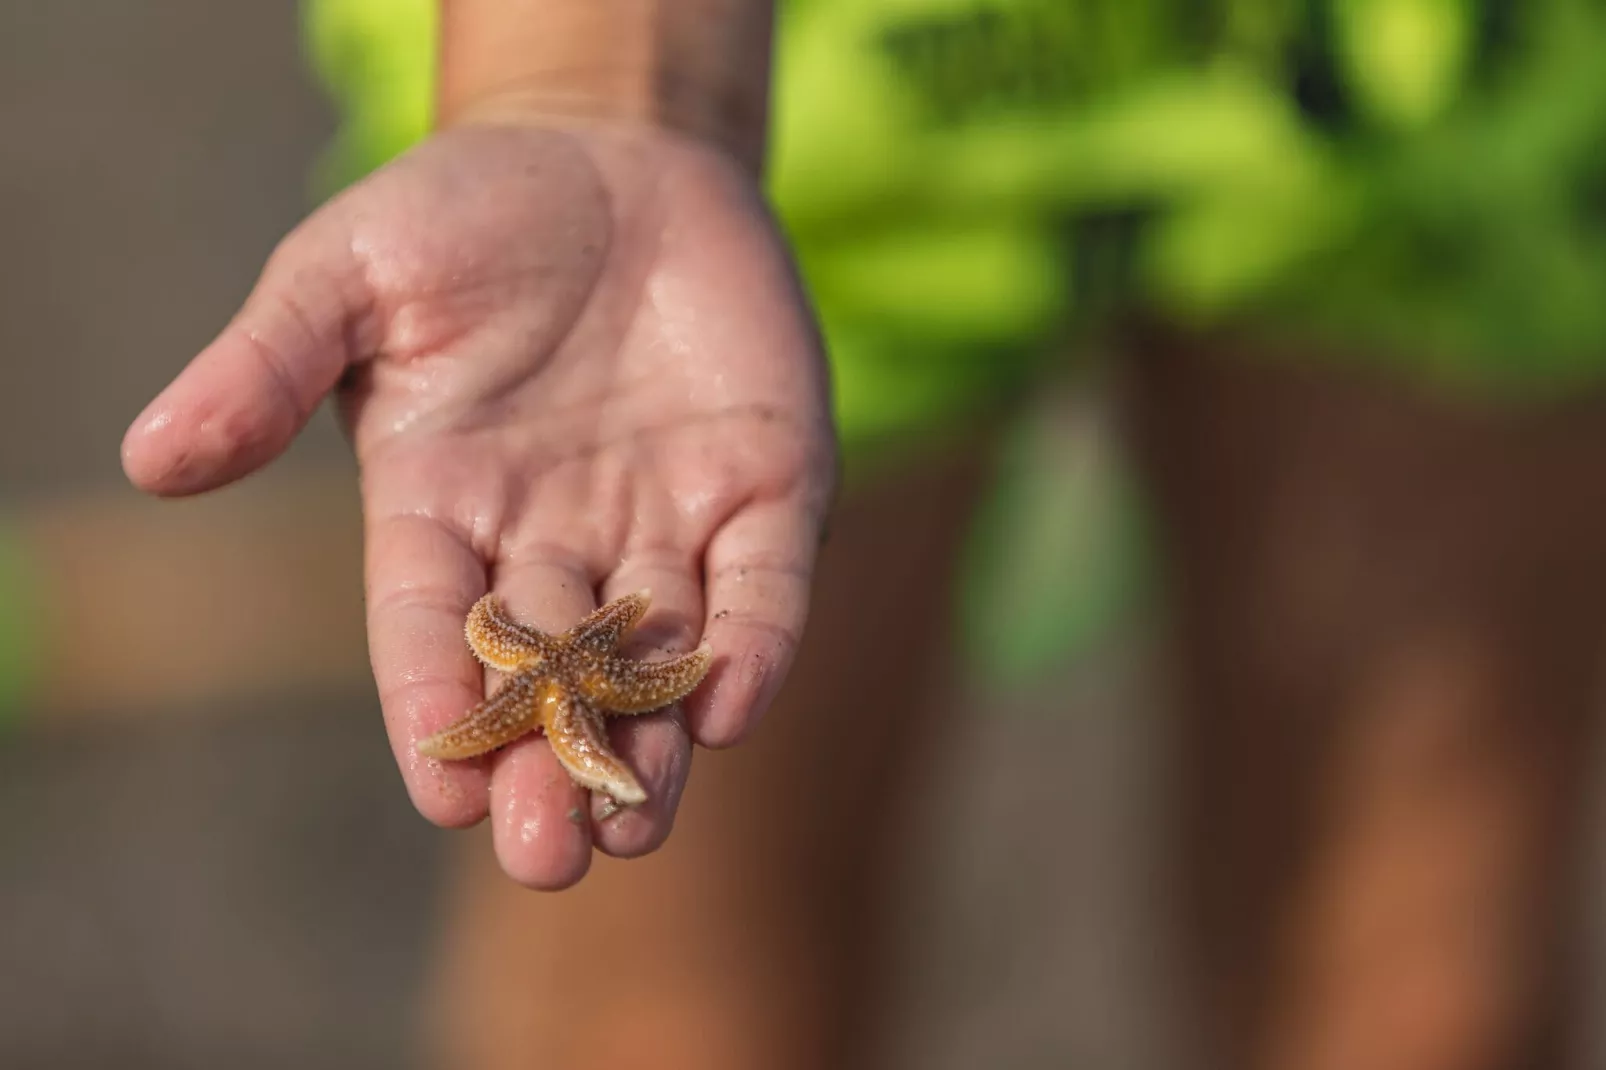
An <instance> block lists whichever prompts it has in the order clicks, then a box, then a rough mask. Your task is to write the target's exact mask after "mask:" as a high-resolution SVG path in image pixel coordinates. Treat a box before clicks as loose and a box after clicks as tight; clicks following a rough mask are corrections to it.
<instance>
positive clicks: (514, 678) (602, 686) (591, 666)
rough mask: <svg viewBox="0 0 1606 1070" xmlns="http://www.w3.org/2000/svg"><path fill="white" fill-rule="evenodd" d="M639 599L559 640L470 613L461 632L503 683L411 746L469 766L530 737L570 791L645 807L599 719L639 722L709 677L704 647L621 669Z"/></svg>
mask: <svg viewBox="0 0 1606 1070" xmlns="http://www.w3.org/2000/svg"><path fill="white" fill-rule="evenodd" d="M647 604H648V594H647V592H646V591H638V592H636V593H635V594H631V595H626V596H625V597H623V598H620V599H618V600H616V601H613V602H609V603H608V604H607V605H605V606H603V607H602V608H601V609H599V610H597V611H596V612H595V613H593V614H591V615H590V616H589V617H587V618H586V619H585V620H582V621H581V622H580V623H579V624H576V625H575V626H574V627H573V628H570V629H569V630H568V631H567V632H564V633H563V634H562V635H547V634H546V633H545V632H539V631H536V630H535V629H534V628H528V627H525V626H524V625H522V624H519V623H518V622H516V621H514V620H513V619H512V618H510V617H508V616H507V614H506V613H505V612H504V611H503V609H502V606H501V604H500V603H499V602H498V601H497V600H496V598H495V597H494V596H492V595H486V596H485V597H484V598H481V599H480V600H479V601H478V602H476V603H475V604H474V608H473V609H471V610H469V614H468V621H467V623H466V624H465V625H464V627H463V632H464V634H465V636H466V637H467V638H468V645H469V647H470V648H471V649H472V650H473V651H474V655H475V656H476V657H478V658H479V659H480V660H481V661H482V662H484V663H485V664H486V665H489V666H490V667H491V668H493V669H495V670H497V671H498V672H501V673H506V674H507V676H508V679H507V680H506V681H505V682H504V683H503V684H502V686H501V687H500V688H499V689H497V691H496V693H495V694H493V695H491V696H490V697H489V698H487V699H486V700H485V701H484V702H482V703H480V704H479V705H478V706H476V707H474V709H472V710H470V711H469V713H468V715H467V716H465V717H464V718H463V719H462V720H460V721H457V722H456V723H454V724H451V725H448V726H447V727H446V728H444V729H442V730H441V731H440V732H437V733H436V734H435V735H433V736H430V737H429V738H428V739H424V740H421V741H419V743H418V753H419V754H421V755H423V756H424V757H426V758H443V759H456V758H473V757H476V756H478V755H481V754H486V753H488V752H490V751H493V750H496V749H497V748H498V747H503V746H506V745H507V744H509V743H512V742H513V741H514V740H516V739H518V738H520V737H521V736H524V735H527V734H528V733H530V732H533V731H535V730H536V729H538V728H539V729H541V730H543V731H544V732H545V733H546V737H547V740H548V742H550V743H551V744H552V750H553V753H555V754H556V755H557V756H558V761H560V762H562V763H563V767H564V768H565V769H567V770H568V771H569V775H570V776H571V777H573V778H574V781H575V783H577V784H579V785H580V786H581V787H584V788H588V789H589V790H591V791H595V792H601V793H603V794H605V795H607V796H609V797H610V798H611V799H612V800H613V801H614V802H615V803H617V804H619V805H622V806H634V805H636V804H638V803H641V802H645V801H646V799H647V793H646V791H645V790H643V789H642V786H641V782H640V781H638V780H637V779H636V776H635V774H634V773H633V772H631V770H630V768H629V767H628V766H627V765H625V763H624V762H622V761H620V760H619V756H618V755H616V754H614V752H613V750H612V748H610V747H609V746H608V734H607V731H606V730H605V728H604V718H605V717H606V716H607V715H609V714H635V713H648V712H651V711H652V710H656V709H661V708H663V707H664V706H667V705H669V704H670V703H671V702H674V701H676V700H677V699H680V698H683V697H684V696H686V695H687V694H689V693H690V692H691V691H692V689H694V688H695V687H696V686H697V685H698V684H700V683H702V681H703V677H704V676H706V675H707V674H708V666H709V662H710V661H711V655H710V652H709V649H708V647H707V646H706V645H704V646H700V647H698V648H697V649H696V650H694V651H692V652H691V653H690V654H683V655H681V656H680V657H677V658H670V659H669V660H667V661H653V662H643V661H630V660H628V659H626V658H622V657H619V656H618V653H617V650H618V647H619V642H620V640H622V639H623V638H624V636H625V633H626V632H628V631H629V630H630V628H631V627H632V626H633V625H634V624H635V623H636V622H637V621H638V620H640V619H641V616H642V614H643V613H645V612H646V611H647Z"/></svg>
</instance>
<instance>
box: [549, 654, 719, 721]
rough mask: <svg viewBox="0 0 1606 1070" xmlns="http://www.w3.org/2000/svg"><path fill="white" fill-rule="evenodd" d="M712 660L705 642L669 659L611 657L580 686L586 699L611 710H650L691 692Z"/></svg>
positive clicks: (628, 711)
mask: <svg viewBox="0 0 1606 1070" xmlns="http://www.w3.org/2000/svg"><path fill="white" fill-rule="evenodd" d="M712 661H713V652H712V651H710V650H709V648H708V647H706V646H700V647H698V648H697V649H696V650H693V651H692V652H691V653H690V654H682V655H681V656H680V657H678V658H670V659H669V660H668V661H625V660H623V659H621V658H608V659H606V660H605V661H603V662H602V663H601V665H599V666H598V667H597V668H596V669H595V670H594V671H592V672H589V673H587V674H586V675H585V676H584V677H582V678H581V680H580V681H579V686H580V690H581V693H582V694H584V695H585V697H586V699H587V700H589V701H590V702H591V703H592V704H594V705H595V706H597V707H599V708H600V709H604V710H607V711H608V712H609V713H650V712H652V711H653V710H657V709H662V708H663V707H665V706H667V705H669V704H670V703H671V702H674V701H676V700H677V699H681V698H685V697H686V696H687V695H689V694H691V692H692V691H693V690H694V689H695V688H696V687H697V685H698V684H700V683H702V682H703V677H704V676H707V675H708V667H709V665H710V664H711V663H712Z"/></svg>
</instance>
